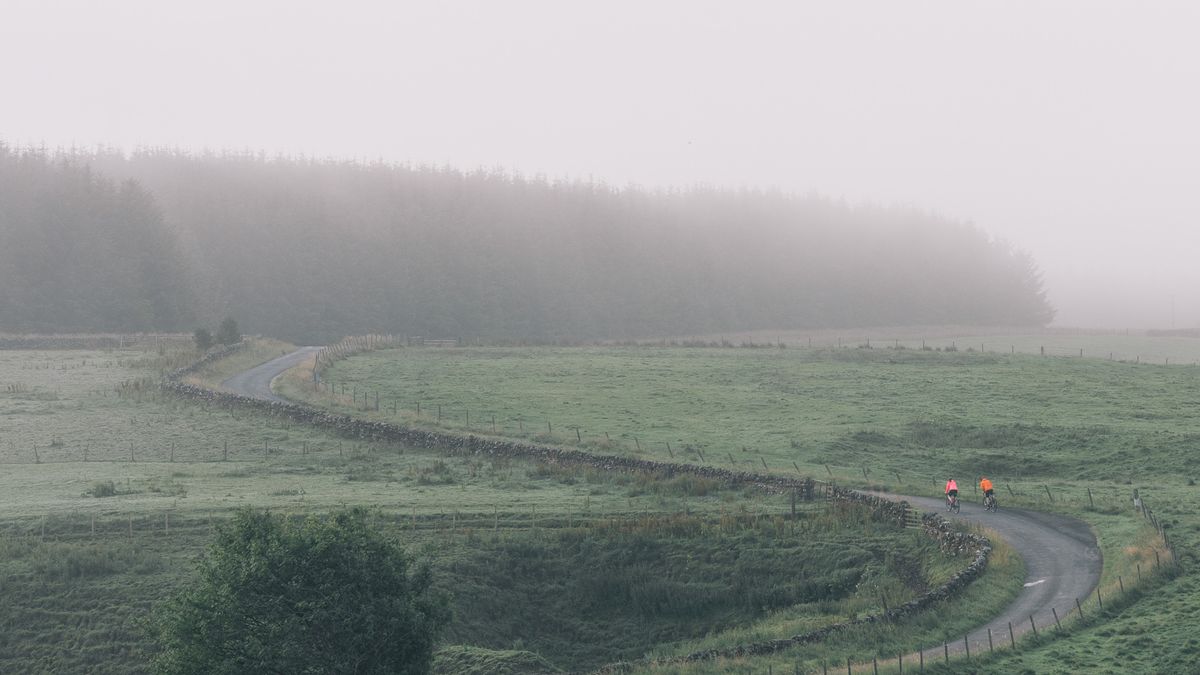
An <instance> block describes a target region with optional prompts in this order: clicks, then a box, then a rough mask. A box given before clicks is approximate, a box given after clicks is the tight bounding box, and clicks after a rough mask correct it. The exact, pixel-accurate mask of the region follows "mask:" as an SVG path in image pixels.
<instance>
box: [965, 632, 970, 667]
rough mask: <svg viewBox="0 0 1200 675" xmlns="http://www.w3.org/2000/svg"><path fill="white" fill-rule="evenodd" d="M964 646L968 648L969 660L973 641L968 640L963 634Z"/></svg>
mask: <svg viewBox="0 0 1200 675" xmlns="http://www.w3.org/2000/svg"><path fill="white" fill-rule="evenodd" d="M963 647H966V648H967V660H968V661H970V660H971V643H970V642H969V641H968V640H967V636H966V635H964V636H963Z"/></svg>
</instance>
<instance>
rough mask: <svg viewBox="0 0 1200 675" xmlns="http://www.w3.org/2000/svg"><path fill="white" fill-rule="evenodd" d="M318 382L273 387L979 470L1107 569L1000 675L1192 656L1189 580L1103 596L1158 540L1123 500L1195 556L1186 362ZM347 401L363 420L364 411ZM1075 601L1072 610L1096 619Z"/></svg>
mask: <svg viewBox="0 0 1200 675" xmlns="http://www.w3.org/2000/svg"><path fill="white" fill-rule="evenodd" d="M323 377H324V380H325V387H324V388H323V389H320V390H317V389H315V388H314V387H313V385H312V384H311V383H305V382H303V381H301V380H300V379H299V378H294V379H292V380H290V381H288V382H285V391H287V392H288V393H289V394H290V395H291V396H294V397H298V398H303V399H305V400H309V401H311V402H313V403H316V404H320V405H325V406H328V407H331V408H334V409H339V410H343V411H355V410H357V412H356V414H360V415H365V416H373V415H377V416H379V417H382V418H395V419H402V420H404V421H406V422H408V423H412V424H418V425H429V426H440V427H445V428H449V429H458V430H462V431H470V432H472V433H476V434H489V433H493V432H492V419H493V416H494V417H495V425H496V427H495V429H496V431H495V433H497V434H501V435H510V436H518V437H531V438H535V439H537V440H543V441H552V442H557V443H563V444H567V445H581V446H583V447H585V448H589V449H593V450H596V451H603V452H613V453H619V454H629V455H642V456H646V457H653V458H657V459H671V458H674V459H675V460H676V461H679V460H685V461H691V462H697V463H709V464H718V465H731V464H732V465H733V466H736V467H738V468H745V469H755V470H764V467H765V468H766V469H768V470H771V471H777V472H785V473H794V472H795V471H796V470H797V468H798V469H799V470H800V471H801V472H803V473H809V474H812V475H825V476H832V477H833V478H835V479H837V480H840V481H843V482H848V483H854V484H861V485H866V486H875V487H883V488H889V489H894V490H897V491H903V492H906V493H910V494H912V493H916V494H939V493H940V489H941V483H942V482H943V481H944V480H945V478H946V477H947V476H955V477H957V478H958V479H959V481H960V483H966V484H972V483H973V482H974V480H975V478H976V477H977V476H979V475H980V474H986V475H989V476H990V477H991V478H992V479H993V480H994V481H995V482H996V483H997V485H998V487H999V491H1000V497H1001V500H1002V504H1009V505H1013V504H1018V505H1022V506H1032V507H1035V508H1041V509H1046V510H1053V511H1061V512H1066V513H1070V514H1073V515H1076V516H1078V517H1082V518H1084V519H1085V520H1087V521H1088V522H1090V523H1091V524H1092V525H1093V526H1094V528H1095V530H1096V532H1097V535H1098V538H1099V541H1100V548H1101V550H1100V554H1101V555H1103V557H1104V560H1105V573H1104V579H1103V581H1102V591H1103V592H1104V593H1106V594H1110V601H1109V603H1108V604H1107V605H1106V608H1105V610H1104V612H1105V614H1104V618H1105V620H1103V621H1099V622H1097V623H1095V624H1088V625H1079V626H1071V627H1069V628H1068V631H1069V634H1068V635H1067V636H1066V637H1065V638H1064V639H1060V640H1054V641H1049V640H1046V641H1044V644H1042V643H1035V644H1032V645H1029V646H1028V648H1027V649H1025V650H1023V651H1022V652H1021V653H1020V654H1019V655H1016V656H1004V657H996V659H997V660H996V661H995V662H994V663H996V664H999V666H997V667H998V668H999V669H1001V670H1007V669H1009V668H1013V669H1016V670H1020V669H1021V668H1022V667H1025V668H1033V669H1034V670H1036V671H1037V672H1055V671H1056V670H1057V671H1061V672H1077V671H1078V669H1079V668H1084V667H1090V666H1096V667H1098V668H1099V669H1100V670H1104V668H1110V669H1112V670H1114V671H1117V670H1120V669H1132V671H1134V672H1161V666H1163V665H1164V664H1175V665H1179V664H1183V663H1190V662H1192V660H1194V647H1195V646H1194V644H1192V641H1191V639H1190V638H1189V637H1187V636H1186V625H1187V619H1188V617H1190V616H1191V613H1192V609H1191V608H1192V607H1194V606H1195V605H1196V604H1197V603H1200V595H1197V593H1196V590H1195V587H1194V583H1193V582H1192V580H1191V578H1190V577H1188V576H1186V575H1185V576H1184V577H1182V578H1179V579H1175V580H1173V581H1168V582H1166V583H1165V584H1163V585H1161V586H1156V585H1146V586H1142V587H1139V590H1138V591H1136V592H1135V593H1134V594H1132V595H1129V596H1126V597H1125V599H1124V600H1122V601H1113V600H1112V596H1116V595H1118V588H1119V587H1120V586H1122V585H1126V584H1128V585H1130V586H1133V584H1131V583H1130V580H1132V579H1136V578H1137V577H1138V576H1139V575H1146V576H1148V575H1149V572H1150V570H1152V569H1153V568H1154V560H1155V557H1154V552H1155V550H1156V549H1160V547H1161V540H1160V539H1159V538H1158V536H1157V534H1156V533H1155V532H1154V530H1153V528H1151V527H1149V526H1148V525H1147V523H1146V521H1145V520H1144V519H1142V518H1141V517H1140V516H1139V515H1138V514H1137V513H1136V512H1135V511H1134V509H1133V504H1132V495H1133V490H1135V489H1137V490H1138V491H1139V493H1140V495H1141V496H1142V498H1143V499H1144V501H1145V503H1146V504H1147V505H1149V506H1151V507H1152V508H1154V510H1155V512H1156V513H1157V514H1158V516H1159V518H1160V520H1161V522H1162V524H1163V527H1164V530H1165V531H1166V532H1167V534H1168V536H1170V537H1171V538H1172V539H1173V540H1174V542H1175V544H1176V547H1177V551H1178V552H1179V555H1180V558H1181V561H1180V562H1181V564H1182V567H1183V569H1184V570H1187V569H1190V566H1191V565H1192V564H1193V562H1194V559H1195V553H1194V552H1195V551H1196V545H1197V544H1198V543H1200V518H1196V517H1195V515H1194V514H1195V513H1196V510H1197V507H1200V488H1197V487H1196V486H1195V482H1194V480H1193V479H1194V469H1195V468H1196V466H1197V462H1200V459H1197V456H1196V454H1195V450H1194V449H1195V447H1196V443H1197V441H1198V440H1200V370H1198V369H1197V368H1196V367H1194V366H1164V365H1146V364H1144V363H1142V364H1138V363H1129V362H1120V361H1115V360H1114V361H1108V360H1107V359H1090V358H1082V359H1081V358H1078V357H1075V358H1051V357H1045V358H1043V357H1041V356H1035V355H1028V354H1021V353H1019V352H1018V353H1016V354H1003V353H983V352H979V351H969V352H968V351H965V350H960V351H952V352H946V351H923V350H919V349H917V350H913V349H895V348H892V349H878V348H875V349H858V348H845V349H840V350H839V349H832V350H829V349H825V350H809V349H796V348H786V349H779V348H775V347H773V348H767V349H763V348H759V349H718V348H694V349H685V348H666V347H611V348H572V349H553V348H513V349H510V348H470V349H433V348H404V349H396V350H390V351H382V352H375V353H370V354H363V355H358V356H355V357H352V358H350V359H348V360H345V361H341V362H338V363H336V364H335V365H333V366H332V367H330V368H329V369H327V370H326V371H325V372H324V373H323ZM343 387H344V388H345V389H344V390H345V394H342V393H341V392H342V391H343ZM335 392H336V393H335ZM364 392H365V393H366V395H367V397H368V398H367V400H368V403H367V405H366V406H365V407H366V408H370V409H372V410H363V408H364V404H363V400H364ZM376 392H378V393H379V396H380V400H381V406H380V407H381V410H380V411H379V412H374V411H373V407H374V396H375V393H376ZM352 398H353V400H352ZM418 401H420V402H421V414H420V415H419V416H418V415H417V414H416V403H417V402H418ZM393 402H394V403H396V405H397V411H396V413H393V412H392V409H391V408H390V406H391V404H392V403H393ZM438 406H440V407H441V419H440V422H439V421H438V418H437V407H438ZM468 414H469V420H468ZM547 423H549V425H547ZM668 445H669V447H668ZM966 496H967V498H969V499H970V498H974V497H975V494H974V491H973V490H972V489H971V488H968V489H967V491H966ZM1160 553H1161V550H1160ZM1142 595H1144V597H1141V596H1142ZM1139 598H1140V599H1139ZM1133 600H1138V601H1137V602H1133ZM1090 603H1091V604H1088V605H1085V611H1086V612H1087V613H1089V615H1090V614H1091V613H1092V612H1094V611H1099V609H1100V608H1099V606H1098V604H1099V603H1097V602H1096V601H1095V599H1094V598H1093V599H1092V600H1091V601H1090ZM1164 612H1165V614H1163V613H1164ZM1156 613H1157V614H1156ZM1156 616H1157V617H1158V618H1153V617H1156ZM1151 627H1153V628H1154V630H1151ZM1109 638H1111V639H1109ZM1039 644H1041V646H1039ZM1143 646H1144V647H1145V649H1142V647H1143ZM797 662H800V663H807V664H808V666H809V667H816V666H817V665H819V662H818V661H815V660H813V655H812V653H811V652H810V653H807V654H804V653H788V654H784V655H780V656H779V657H773V658H771V659H758V660H755V661H752V662H747V661H741V660H738V661H735V662H732V663H725V664H721V663H713V664H707V665H702V666H693V667H687V668H682V667H680V668H674V667H671V668H660V669H657V670H655V672H689V673H690V672H697V673H699V672H744V669H745V668H747V667H753V668H759V667H762V666H765V665H768V664H770V665H772V666H773V667H774V668H780V669H783V668H790V667H792V666H793V665H795V664H796V663H797ZM750 664H754V665H753V666H750ZM1024 664H1033V665H1024ZM1117 664H1120V665H1119V666H1118V665H1117ZM1001 666H1003V667H1001ZM892 667H894V665H893V666H892ZM961 667H962V666H961V665H960V666H956V668H961ZM980 667H981V668H985V669H986V668H990V667H992V666H988V665H987V662H985V664H984V665H981V666H980ZM739 668H740V669H741V670H739ZM1168 669H1169V668H1168ZM955 672H960V671H958V670H956V671H955ZM1125 672H1128V670H1126V671H1125Z"/></svg>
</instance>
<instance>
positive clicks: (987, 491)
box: [979, 476, 996, 511]
mask: <svg viewBox="0 0 1200 675" xmlns="http://www.w3.org/2000/svg"><path fill="white" fill-rule="evenodd" d="M979 489H980V490H983V507H984V508H985V509H987V510H988V511H995V510H996V494H995V492H994V491H993V490H992V481H990V480H988V478H987V476H984V477H983V478H980V479H979Z"/></svg>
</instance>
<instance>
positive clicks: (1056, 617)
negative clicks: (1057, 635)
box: [1050, 607, 1062, 630]
mask: <svg viewBox="0 0 1200 675" xmlns="http://www.w3.org/2000/svg"><path fill="white" fill-rule="evenodd" d="M1050 611H1051V612H1053V613H1054V625H1055V626H1056V627H1057V628H1058V629H1059V630H1062V623H1061V622H1060V621H1059V620H1058V610H1057V609H1055V608H1053V607H1051V608H1050Z"/></svg>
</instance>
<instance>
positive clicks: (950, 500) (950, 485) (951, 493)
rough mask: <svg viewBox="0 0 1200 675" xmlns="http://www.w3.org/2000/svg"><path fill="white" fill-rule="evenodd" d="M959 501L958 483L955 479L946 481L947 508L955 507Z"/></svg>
mask: <svg viewBox="0 0 1200 675" xmlns="http://www.w3.org/2000/svg"><path fill="white" fill-rule="evenodd" d="M957 501H958V483H957V482H955V480H954V479H953V478H948V479H947V480H946V506H948V507H953V506H954V503H955V502H957Z"/></svg>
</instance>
